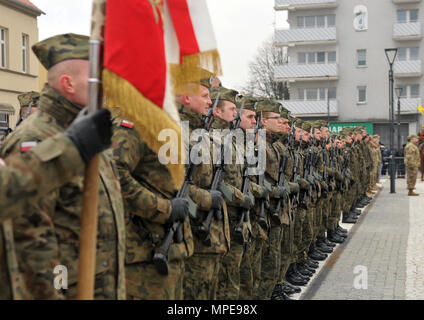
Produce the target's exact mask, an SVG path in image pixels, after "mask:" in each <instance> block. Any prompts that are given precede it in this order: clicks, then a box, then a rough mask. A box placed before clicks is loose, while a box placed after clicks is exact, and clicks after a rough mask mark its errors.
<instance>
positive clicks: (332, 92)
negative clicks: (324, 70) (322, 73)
mask: <svg viewBox="0 0 424 320" xmlns="http://www.w3.org/2000/svg"><path fill="white" fill-rule="evenodd" d="M328 99H329V100H335V99H336V88H329V89H328Z"/></svg>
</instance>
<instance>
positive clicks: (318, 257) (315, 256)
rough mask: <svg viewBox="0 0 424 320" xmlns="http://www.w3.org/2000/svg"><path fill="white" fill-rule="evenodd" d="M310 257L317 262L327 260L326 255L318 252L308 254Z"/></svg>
mask: <svg viewBox="0 0 424 320" xmlns="http://www.w3.org/2000/svg"><path fill="white" fill-rule="evenodd" d="M308 256H309V257H310V258H311V259H314V260H317V261H324V260H325V259H326V258H327V255H326V254H324V253H320V252H318V250H315V251H313V252H311V253H310V254H308Z"/></svg>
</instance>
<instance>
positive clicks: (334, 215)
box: [327, 192, 342, 230]
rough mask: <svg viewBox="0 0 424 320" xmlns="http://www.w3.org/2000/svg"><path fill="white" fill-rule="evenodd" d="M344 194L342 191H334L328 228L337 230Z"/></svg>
mask: <svg viewBox="0 0 424 320" xmlns="http://www.w3.org/2000/svg"><path fill="white" fill-rule="evenodd" d="M341 199H342V195H341V194H340V192H334V193H333V196H332V199H331V202H330V210H329V212H330V214H329V216H328V220H327V230H335V229H336V228H337V225H338V224H339V221H340V211H341V210H342V209H341Z"/></svg>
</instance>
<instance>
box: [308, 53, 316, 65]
mask: <svg viewBox="0 0 424 320" xmlns="http://www.w3.org/2000/svg"><path fill="white" fill-rule="evenodd" d="M307 55H308V64H314V63H315V52H308V53H307Z"/></svg>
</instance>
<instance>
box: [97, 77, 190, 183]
mask: <svg viewBox="0 0 424 320" xmlns="http://www.w3.org/2000/svg"><path fill="white" fill-rule="evenodd" d="M103 90H104V93H105V96H106V97H107V98H110V99H111V100H112V101H113V104H114V105H115V106H116V107H117V108H119V112H120V115H122V117H123V118H125V119H127V120H128V121H131V122H134V127H135V128H136V129H137V131H138V132H140V133H141V134H142V137H143V141H144V142H146V144H147V146H148V147H149V148H150V149H151V150H152V151H153V152H155V153H158V151H159V149H160V148H161V147H162V145H163V144H164V143H163V142H161V141H159V140H158V135H159V133H160V132H161V131H162V130H163V129H171V130H174V131H175V132H177V134H178V164H171V163H169V164H167V165H166V167H167V168H168V170H169V172H170V174H171V177H172V180H173V183H174V187H175V190H177V189H179V188H180V187H181V186H182V184H183V182H184V174H185V171H184V170H185V166H184V157H185V155H184V152H185V151H184V147H183V146H182V145H181V143H180V142H181V128H180V127H179V126H178V124H177V123H176V122H175V121H174V120H173V119H172V118H171V117H170V116H169V115H168V114H167V113H166V112H165V111H164V110H162V109H161V108H160V107H158V106H157V105H155V104H154V103H153V102H151V101H150V100H149V99H148V98H146V97H144V96H143V95H142V94H141V93H140V92H139V91H138V90H137V89H136V88H135V87H134V86H133V85H132V84H131V83H130V82H128V81H127V80H125V79H123V78H121V77H119V76H118V75H116V74H115V73H113V72H111V71H110V70H107V69H104V70H103Z"/></svg>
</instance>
